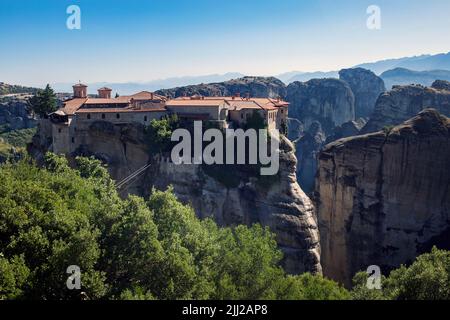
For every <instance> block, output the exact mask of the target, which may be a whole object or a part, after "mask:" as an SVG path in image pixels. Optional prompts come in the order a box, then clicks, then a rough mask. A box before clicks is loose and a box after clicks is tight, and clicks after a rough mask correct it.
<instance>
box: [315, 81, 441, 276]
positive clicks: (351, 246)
mask: <svg viewBox="0 0 450 320" xmlns="http://www.w3.org/2000/svg"><path fill="white" fill-rule="evenodd" d="M414 89H416V88H414V87H413V88H412V90H414ZM424 90H425V89H421V91H424ZM449 164H450V119H449V118H446V117H444V116H442V115H440V114H439V113H438V112H437V111H435V110H431V109H427V110H426V111H423V112H421V113H420V114H419V115H417V116H416V117H414V118H412V119H411V120H409V121H407V122H405V123H403V124H401V125H399V126H396V127H394V128H393V129H392V130H390V131H380V132H376V133H372V134H368V135H363V136H357V137H351V138H347V139H342V140H339V141H336V142H334V143H332V144H330V145H328V146H326V147H325V149H324V150H323V152H322V153H321V154H320V156H319V172H318V176H317V181H316V192H315V198H316V202H317V212H318V221H319V230H320V235H321V248H322V257H321V261H322V266H323V270H324V274H325V275H326V276H328V277H331V278H333V279H335V280H338V281H343V282H345V283H346V284H347V285H348V284H349V283H350V279H351V277H352V275H353V274H354V273H355V272H357V271H359V270H366V268H367V267H368V266H370V265H379V266H380V267H382V269H383V270H385V271H387V270H389V269H391V268H394V267H398V266H399V265H400V264H403V263H409V262H411V261H413V260H414V258H415V257H416V256H418V255H419V254H421V253H423V252H425V251H427V250H429V249H430V248H431V246H432V245H438V246H440V247H443V248H447V249H450V241H449V239H450V165H449Z"/></svg>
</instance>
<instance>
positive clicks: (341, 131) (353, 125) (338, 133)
mask: <svg viewBox="0 0 450 320" xmlns="http://www.w3.org/2000/svg"><path fill="white" fill-rule="evenodd" d="M366 123H367V122H366V121H365V120H364V119H363V118H359V119H358V120H355V121H349V122H346V123H344V124H342V125H340V126H338V127H336V128H334V130H333V133H332V134H331V135H329V136H328V137H327V139H326V141H325V143H326V144H328V143H331V142H333V141H336V140H339V139H342V138H348V137H352V136H357V135H359V133H360V132H361V129H362V128H363V127H364V126H365V125H366Z"/></svg>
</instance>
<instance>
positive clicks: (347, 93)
mask: <svg viewBox="0 0 450 320" xmlns="http://www.w3.org/2000/svg"><path fill="white" fill-rule="evenodd" d="M286 100H287V101H288V102H290V106H289V116H290V117H291V118H296V119H298V120H300V121H301V122H302V123H303V124H304V125H305V130H308V129H309V127H310V126H311V124H312V123H313V122H314V121H318V122H319V123H320V124H321V126H322V129H323V130H324V132H325V134H326V135H329V134H330V133H331V132H332V130H333V129H334V127H336V126H339V125H341V124H343V123H345V122H348V121H351V120H355V97H354V95H353V93H352V90H351V88H350V86H349V85H348V84H347V83H346V82H344V81H341V80H338V79H313V80H310V81H308V82H305V83H302V82H293V83H291V84H290V85H289V86H288V87H287V95H286Z"/></svg>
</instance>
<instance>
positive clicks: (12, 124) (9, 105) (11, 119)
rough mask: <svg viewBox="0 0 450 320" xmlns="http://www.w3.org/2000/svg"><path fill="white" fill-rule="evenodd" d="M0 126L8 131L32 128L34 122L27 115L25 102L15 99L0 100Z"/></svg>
mask: <svg viewBox="0 0 450 320" xmlns="http://www.w3.org/2000/svg"><path fill="white" fill-rule="evenodd" d="M0 126H7V129H8V130H17V129H26V128H33V127H35V126H36V120H34V119H33V117H32V116H31V115H30V114H29V113H28V110H27V103H26V100H24V99H21V98H16V97H8V98H2V99H0Z"/></svg>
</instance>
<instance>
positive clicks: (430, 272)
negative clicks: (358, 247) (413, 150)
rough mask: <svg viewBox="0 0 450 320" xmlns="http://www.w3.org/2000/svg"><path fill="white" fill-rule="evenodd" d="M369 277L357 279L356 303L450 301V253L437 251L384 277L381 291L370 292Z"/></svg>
mask: <svg viewBox="0 0 450 320" xmlns="http://www.w3.org/2000/svg"><path fill="white" fill-rule="evenodd" d="M367 277H368V276H367V273H365V272H360V273H358V274H356V276H355V277H354V279H353V282H354V288H353V292H352V296H353V298H354V299H362V300H373V299H388V300H450V252H449V251H444V250H438V249H437V248H433V249H432V251H431V253H426V254H423V255H421V256H419V257H418V258H417V259H416V261H415V262H414V263H413V264H412V265H411V266H409V267H406V266H401V267H400V268H398V269H395V270H393V271H392V272H391V273H390V274H389V276H388V277H382V281H381V283H382V289H381V290H369V289H367V286H366V283H367Z"/></svg>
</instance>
